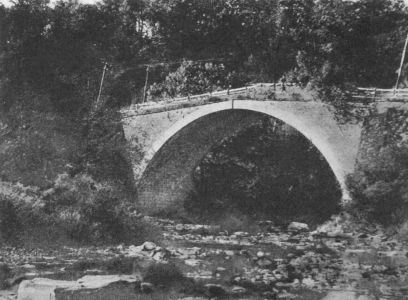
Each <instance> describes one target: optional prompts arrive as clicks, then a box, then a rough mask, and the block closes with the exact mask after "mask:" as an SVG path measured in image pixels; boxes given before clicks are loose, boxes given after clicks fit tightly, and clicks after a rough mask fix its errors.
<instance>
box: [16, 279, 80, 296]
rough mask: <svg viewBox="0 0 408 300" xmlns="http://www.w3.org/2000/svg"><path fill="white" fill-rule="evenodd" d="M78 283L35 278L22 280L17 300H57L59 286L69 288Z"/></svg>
mask: <svg viewBox="0 0 408 300" xmlns="http://www.w3.org/2000/svg"><path fill="white" fill-rule="evenodd" d="M75 285H77V283H76V282H75V281H64V280H53V279H48V278H34V279H32V280H24V281H23V282H21V284H20V286H19V288H18V291H17V295H18V297H17V300H43V299H47V300H55V299H56V298H55V290H56V289H57V288H68V287H73V286H75Z"/></svg>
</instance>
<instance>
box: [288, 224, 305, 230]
mask: <svg viewBox="0 0 408 300" xmlns="http://www.w3.org/2000/svg"><path fill="white" fill-rule="evenodd" d="M288 230H290V231H309V225H307V224H305V223H300V222H292V223H290V224H289V226H288Z"/></svg>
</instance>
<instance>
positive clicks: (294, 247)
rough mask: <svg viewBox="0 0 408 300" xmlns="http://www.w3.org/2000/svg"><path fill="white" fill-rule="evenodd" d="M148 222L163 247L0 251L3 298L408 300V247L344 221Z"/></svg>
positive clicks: (362, 225)
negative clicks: (240, 226)
mask: <svg viewBox="0 0 408 300" xmlns="http://www.w3.org/2000/svg"><path fill="white" fill-rule="evenodd" d="M147 221H149V222H151V224H152V226H157V227H160V228H161V229H162V235H163V237H162V239H161V241H160V245H158V244H155V243H153V242H145V243H143V244H142V245H129V246H124V245H118V246H111V247H82V248H69V247H65V248H62V249H57V250H44V249H43V250H38V249H34V250H30V251H29V250H22V249H15V248H1V249H0V255H1V258H2V264H3V269H4V268H5V267H4V266H5V265H7V266H9V268H10V269H9V270H6V269H4V270H5V271H4V270H3V272H2V274H6V275H7V274H8V276H6V275H2V276H3V277H7V278H6V279H5V281H6V282H8V283H9V286H11V287H9V288H8V289H6V290H3V291H2V292H1V293H0V295H1V296H0V299H20V300H23V299H24V300H28V299H210V298H214V299H218V298H219V299H222V298H226V299H317V300H320V299H321V300H329V299H333V300H343V299H344V300H347V299H350V300H351V299H358V300H368V299H408V245H407V243H405V242H402V241H401V240H398V239H396V238H394V237H393V236H391V235H387V234H386V233H385V232H384V230H383V229H382V228H381V227H378V226H373V225H370V224H367V223H358V222H355V221H354V220H352V218H351V217H350V216H348V215H345V214H343V215H338V216H335V217H333V218H332V219H331V220H330V221H329V222H327V223H325V224H323V225H322V226H320V227H318V228H317V229H316V230H313V231H311V230H310V229H309V227H308V226H307V225H306V224H302V223H296V222H293V223H291V224H290V225H289V226H286V227H278V226H275V225H274V224H273V223H272V222H270V221H262V222H259V224H258V227H257V228H258V229H257V230H256V231H255V232H246V231H244V230H241V231H235V232H228V231H226V230H223V229H222V228H220V227H219V226H209V225H197V224H181V223H177V222H175V221H172V220H165V219H157V218H147ZM44 297H45V298H44Z"/></svg>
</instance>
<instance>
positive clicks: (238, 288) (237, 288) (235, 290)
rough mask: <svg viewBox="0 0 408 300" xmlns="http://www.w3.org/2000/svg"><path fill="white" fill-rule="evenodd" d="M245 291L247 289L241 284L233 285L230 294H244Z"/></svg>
mask: <svg viewBox="0 0 408 300" xmlns="http://www.w3.org/2000/svg"><path fill="white" fill-rule="evenodd" d="M246 292H247V289H246V288H244V287H242V286H234V287H233V288H232V289H231V294H234V295H242V294H245V293H246Z"/></svg>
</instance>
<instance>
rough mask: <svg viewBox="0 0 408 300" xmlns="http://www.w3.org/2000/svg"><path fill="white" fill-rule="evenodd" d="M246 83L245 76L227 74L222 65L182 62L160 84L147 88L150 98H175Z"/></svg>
mask: <svg viewBox="0 0 408 300" xmlns="http://www.w3.org/2000/svg"><path fill="white" fill-rule="evenodd" d="M246 82H248V77H247V76H246V75H245V74H242V73H238V72H236V71H232V72H229V71H228V70H227V69H226V67H225V66H224V65H223V64H215V63H199V64H197V63H195V62H193V61H184V62H183V63H182V64H181V66H180V67H179V68H178V69H177V70H176V71H174V72H172V73H169V74H168V75H167V77H166V79H165V80H164V81H163V82H161V83H154V84H153V85H151V86H150V88H149V92H148V93H149V96H150V98H153V99H155V98H163V97H176V96H187V95H195V94H202V93H207V92H211V91H215V90H217V89H226V88H228V87H229V86H231V87H237V86H242V85H244V84H245V83H246Z"/></svg>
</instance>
